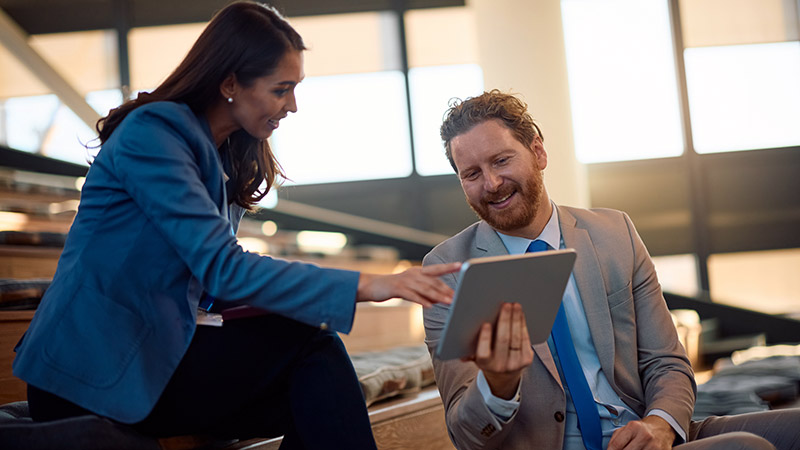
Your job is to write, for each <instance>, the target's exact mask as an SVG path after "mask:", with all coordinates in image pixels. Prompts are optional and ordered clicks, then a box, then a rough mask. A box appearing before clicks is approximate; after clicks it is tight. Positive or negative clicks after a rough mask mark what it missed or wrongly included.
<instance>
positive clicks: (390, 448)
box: [372, 404, 455, 450]
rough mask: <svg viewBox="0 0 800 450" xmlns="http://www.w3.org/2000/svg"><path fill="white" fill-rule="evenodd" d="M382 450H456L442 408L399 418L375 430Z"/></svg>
mask: <svg viewBox="0 0 800 450" xmlns="http://www.w3.org/2000/svg"><path fill="white" fill-rule="evenodd" d="M372 432H373V434H374V435H375V442H376V443H377V444H378V448H379V449H380V450H405V449H413V448H420V449H426V450H453V449H454V448H455V447H453V444H452V443H451V442H450V438H449V437H448V435H447V429H446V426H445V421H444V407H443V406H442V405H441V404H439V405H438V406H433V407H430V408H427V409H425V410H422V411H419V412H417V413H414V414H411V415H408V416H404V417H398V418H395V419H392V420H390V421H388V422H383V423H380V424H377V425H374V426H373V427H372Z"/></svg>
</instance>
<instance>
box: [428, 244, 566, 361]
mask: <svg viewBox="0 0 800 450" xmlns="http://www.w3.org/2000/svg"><path fill="white" fill-rule="evenodd" d="M575 255H576V254H575V250H573V249H565V250H551V251H546V252H536V253H524V254H522V255H504V256H491V257H486V258H474V259H470V260H468V261H467V262H465V263H464V264H463V265H462V266H461V272H460V273H459V276H458V284H457V285H456V290H455V295H454V297H453V303H452V304H451V305H450V315H449V316H448V318H447V322H446V323H445V326H444V331H443V332H442V336H441V339H440V340H439V346H438V347H437V349H436V357H438V358H439V359H454V358H461V357H464V356H469V355H471V354H473V353H474V352H475V347H476V345H477V342H478V331H480V328H481V325H482V324H483V323H484V322H490V323H492V324H494V323H495V322H496V321H497V316H498V315H499V313H500V307H501V306H502V304H503V303H520V304H521V305H522V310H523V311H524V312H525V321H526V323H527V325H528V334H529V335H530V339H531V343H532V344H539V343H541V342H544V341H546V340H547V337H548V336H549V335H550V328H552V327H553V322H554V321H555V318H556V313H558V308H559V306H560V305H561V298H562V297H563V296H564V289H565V288H566V287H567V281H569V276H570V274H571V273H572V266H573V265H574V264H575Z"/></svg>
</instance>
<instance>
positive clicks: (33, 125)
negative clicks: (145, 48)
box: [0, 30, 121, 164]
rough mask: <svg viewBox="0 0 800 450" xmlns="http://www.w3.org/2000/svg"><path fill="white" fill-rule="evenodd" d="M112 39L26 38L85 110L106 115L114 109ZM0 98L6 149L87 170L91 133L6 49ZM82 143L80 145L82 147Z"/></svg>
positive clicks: (102, 33)
mask: <svg viewBox="0 0 800 450" xmlns="http://www.w3.org/2000/svg"><path fill="white" fill-rule="evenodd" d="M115 38H116V35H115V33H114V32H112V31H108V30H99V31H85V32H75V33H57V34H47V35H40V36H32V37H31V38H30V41H29V42H30V45H31V47H32V48H33V49H34V50H36V52H38V53H39V54H40V55H41V56H42V57H43V58H44V59H45V60H46V61H47V62H48V63H49V64H51V65H52V66H53V67H54V68H55V69H56V70H57V71H58V72H59V74H61V76H63V77H64V79H65V80H67V82H69V83H70V84H71V85H72V86H73V87H74V88H75V89H76V90H77V91H78V92H81V93H85V95H86V99H87V101H88V102H89V104H90V105H91V106H92V107H94V108H95V109H96V110H97V111H98V113H100V114H105V113H106V112H107V111H108V110H109V109H110V108H112V107H114V106H117V105H118V104H119V102H120V100H121V95H119V94H118V91H117V90H115V89H113V88H114V87H115V86H116V85H117V84H118V79H119V74H118V70H117V65H116V39H115ZM0 65H2V66H3V71H2V75H0V98H6V100H5V101H2V104H3V111H4V114H3V117H2V119H3V120H4V124H3V126H2V127H0V130H3V134H2V135H0V140H2V141H4V142H5V143H6V144H7V145H8V146H9V147H12V148H16V149H19V150H24V151H29V152H40V153H42V154H44V155H46V156H50V157H53V158H58V159H63V160H67V161H70V162H76V163H80V164H86V161H87V157H88V155H89V153H88V152H87V149H86V148H85V147H84V146H83V144H85V143H89V141H90V140H92V139H94V137H95V133H94V130H93V129H92V128H89V127H88V126H87V125H86V124H84V123H83V122H82V121H81V120H80V119H78V118H77V116H75V114H74V113H73V112H72V111H71V110H69V109H68V108H66V107H65V106H63V105H62V104H61V102H60V101H59V99H58V97H57V96H56V95H55V94H52V93H50V90H49V89H48V88H47V87H46V86H45V85H44V84H42V83H41V82H40V81H39V80H38V79H37V78H36V76H35V75H34V74H32V73H30V72H29V71H28V69H27V68H25V67H24V66H23V65H22V64H21V63H20V62H19V61H18V60H17V59H16V58H15V57H14V56H12V55H11V54H10V53H9V52H8V51H7V50H6V49H4V48H0ZM82 143H83V144H82Z"/></svg>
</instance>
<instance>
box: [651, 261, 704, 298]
mask: <svg viewBox="0 0 800 450" xmlns="http://www.w3.org/2000/svg"><path fill="white" fill-rule="evenodd" d="M653 264H655V266H656V272H657V273H658V281H659V282H660V283H661V289H663V290H664V292H670V293H673V294H678V295H684V296H686V297H697V296H698V295H699V293H700V284H699V283H698V281H697V258H696V257H695V255H693V254H692V255H669V256H654V257H653Z"/></svg>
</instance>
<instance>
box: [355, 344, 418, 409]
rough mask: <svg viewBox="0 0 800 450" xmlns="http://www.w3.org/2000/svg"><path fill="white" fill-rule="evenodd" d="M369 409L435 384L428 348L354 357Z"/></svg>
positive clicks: (399, 349) (393, 350) (404, 348)
mask: <svg viewBox="0 0 800 450" xmlns="http://www.w3.org/2000/svg"><path fill="white" fill-rule="evenodd" d="M350 359H351V360H352V361H353V367H355V369H356V374H357V375H358V381H359V382H360V383H361V390H362V391H363V392H364V399H365V400H366V402H367V406H369V405H371V404H372V403H374V402H376V401H378V400H382V399H385V398H389V397H393V396H396V395H400V394H406V393H410V392H417V391H419V390H420V389H422V388H423V387H425V386H427V385H429V384H433V382H434V378H433V364H432V363H431V358H430V355H428V349H427V348H426V347H425V346H424V345H418V346H412V347H397V348H393V349H390V350H385V351H379V352H365V353H359V354H355V355H351V356H350Z"/></svg>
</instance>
